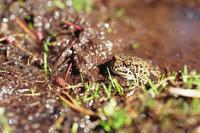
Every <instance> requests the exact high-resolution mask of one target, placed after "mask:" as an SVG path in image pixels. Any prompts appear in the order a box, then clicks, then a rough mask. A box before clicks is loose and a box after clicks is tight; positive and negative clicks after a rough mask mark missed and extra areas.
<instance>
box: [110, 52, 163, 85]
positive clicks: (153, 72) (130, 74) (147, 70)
mask: <svg viewBox="0 0 200 133" xmlns="http://www.w3.org/2000/svg"><path fill="white" fill-rule="evenodd" d="M110 69H111V72H112V73H114V74H116V75H118V76H120V77H122V78H124V79H126V80H128V81H133V82H134V83H135V84H140V85H145V84H147V82H148V80H149V79H150V78H151V77H152V76H155V77H156V78H158V76H159V75H160V69H159V68H158V67H157V66H153V64H152V63H151V61H147V60H144V59H141V58H139V57H135V56H128V55H124V54H120V55H115V56H114V57H113V60H112V63H111V66H110Z"/></svg>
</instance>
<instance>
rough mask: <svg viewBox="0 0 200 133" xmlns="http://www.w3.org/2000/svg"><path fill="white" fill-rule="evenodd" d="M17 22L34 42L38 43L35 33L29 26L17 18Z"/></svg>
mask: <svg viewBox="0 0 200 133" xmlns="http://www.w3.org/2000/svg"><path fill="white" fill-rule="evenodd" d="M15 22H16V23H17V24H18V25H19V27H20V28H21V29H22V30H23V31H24V32H26V33H27V34H28V35H29V36H30V37H31V38H32V39H33V40H34V41H37V40H38V39H37V36H36V35H35V33H34V32H33V31H31V30H30V29H29V28H28V27H27V25H26V24H25V23H24V22H23V21H22V20H21V19H20V18H18V17H16V19H15Z"/></svg>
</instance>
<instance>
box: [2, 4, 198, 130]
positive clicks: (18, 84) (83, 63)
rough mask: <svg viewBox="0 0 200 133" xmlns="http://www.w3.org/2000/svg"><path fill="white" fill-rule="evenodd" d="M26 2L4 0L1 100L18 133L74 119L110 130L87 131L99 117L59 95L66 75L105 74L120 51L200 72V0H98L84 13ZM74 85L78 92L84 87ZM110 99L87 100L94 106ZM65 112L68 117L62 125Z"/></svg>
mask: <svg viewBox="0 0 200 133" xmlns="http://www.w3.org/2000/svg"><path fill="white" fill-rule="evenodd" d="M19 3H20V2H18V1H15V0H0V5H1V6H0V22H1V24H0V106H1V107H3V108H5V110H6V112H5V116H6V117H7V118H8V123H9V125H10V126H11V127H12V128H13V129H14V131H15V132H16V133H23V132H27V133H28V132H30V133H31V132H33V133H46V132H49V133H54V132H70V129H71V127H72V123H73V122H74V121H75V122H78V123H79V124H80V125H81V124H82V125H84V126H82V127H81V126H80V129H79V130H78V132H89V131H90V132H103V131H102V130H101V128H100V127H97V128H95V130H92V131H91V130H89V131H87V130H86V129H87V128H89V129H90V127H88V125H89V124H91V123H90V122H91V121H92V120H91V119H94V120H96V119H97V118H96V117H91V119H90V120H89V119H88V117H89V116H88V115H83V114H82V113H77V111H74V110H73V109H72V108H65V109H64V108H63V106H62V103H61V102H60V101H59V98H58V95H59V94H60V92H61V91H62V87H63V86H65V85H66V82H67V84H73V85H76V84H78V83H79V82H81V81H80V73H81V74H83V76H84V78H85V80H87V81H88V82H93V81H102V80H103V81H104V80H105V81H106V79H107V78H106V77H105V73H104V72H102V71H103V70H102V69H101V67H100V66H102V65H103V67H105V66H106V65H107V64H106V63H107V62H109V61H110V60H111V59H112V57H113V55H115V54H119V53H123V54H128V55H131V56H138V57H141V58H144V59H148V60H151V61H152V62H153V64H155V65H158V66H159V67H160V69H161V70H162V72H163V73H166V72H171V71H180V70H182V69H183V66H184V65H187V66H188V68H189V69H190V70H192V69H195V70H197V71H198V72H200V67H199V66H200V61H199V59H200V54H199V51H200V39H199V34H200V8H199V7H200V6H199V5H200V3H199V2H196V1H190V2H188V1H181V2H180V1H179V0H177V1H176V0H175V1H167V0H166V1H156V0H142V1H140V0H126V1H116V0H113V1H107V0H95V1H94V9H93V10H92V12H90V13H80V14H78V13H76V12H74V10H73V9H72V8H71V7H70V6H69V7H68V9H64V10H61V9H59V8H55V7H53V8H50V9H49V8H48V4H49V0H44V1H40V0H34V1H31V0H27V1H25V4H23V5H20V4H19ZM7 9H9V10H7ZM31 23H32V24H33V25H32V26H30V25H31ZM26 25H29V26H27V27H28V28H27V27H25V26H26ZM24 34H26V35H24ZM5 37H6V38H5ZM51 42H53V43H51ZM45 44H46V45H48V48H49V49H48V50H46V53H47V52H48V57H47V58H48V65H49V66H48V67H49V68H48V70H47V71H48V72H49V75H48V76H47V75H46V74H45V72H44V69H43V64H45V61H44V60H43V59H44V58H45V57H43V54H44V53H45V52H44V51H45V50H44V51H43V47H45V46H44V45H45ZM44 49H45V48H44ZM68 69H69V70H71V71H69V72H66V71H68ZM103 69H104V68H103ZM61 77H62V79H61ZM63 79H64V80H65V82H64V81H63ZM68 93H70V95H71V96H72V97H73V98H77V97H78V95H79V96H82V95H83V90H82V89H81V88H78V89H77V90H68ZM32 94H34V96H33V95H32ZM120 100H121V101H123V98H121V99H120V98H119V100H118V101H120ZM91 104H92V103H91ZM104 104H105V103H104V102H97V101H96V103H95V104H93V105H92V106H90V104H86V103H82V105H83V106H84V107H86V108H90V109H92V110H93V111H97V108H96V107H99V106H100V105H104ZM62 114H66V115H65V116H64V117H60V116H62ZM58 118H60V119H63V120H62V126H63V128H61V129H59V130H57V128H55V125H54V124H55V123H56V122H57V121H58ZM88 123H89V124H88ZM147 126H148V125H147ZM0 129H2V126H0ZM91 129H92V128H91ZM152 130H153V129H152ZM131 131H133V130H131V128H130V132H131ZM134 131H135V130H134ZM0 132H1V130H0Z"/></svg>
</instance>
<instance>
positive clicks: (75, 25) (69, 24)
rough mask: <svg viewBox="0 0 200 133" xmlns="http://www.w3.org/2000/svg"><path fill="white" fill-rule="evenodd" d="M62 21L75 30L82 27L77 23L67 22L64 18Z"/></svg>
mask: <svg viewBox="0 0 200 133" xmlns="http://www.w3.org/2000/svg"><path fill="white" fill-rule="evenodd" d="M64 23H65V24H66V25H68V26H72V27H73V28H75V29H76V30H80V31H82V30H83V28H82V27H81V26H79V25H77V24H74V23H72V22H69V21H67V20H64Z"/></svg>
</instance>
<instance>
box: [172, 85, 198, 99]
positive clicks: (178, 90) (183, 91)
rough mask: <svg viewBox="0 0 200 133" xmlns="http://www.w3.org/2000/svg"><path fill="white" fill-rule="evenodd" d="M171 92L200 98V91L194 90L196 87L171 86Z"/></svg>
mask: <svg viewBox="0 0 200 133" xmlns="http://www.w3.org/2000/svg"><path fill="white" fill-rule="evenodd" d="M169 93H171V94H174V95H180V96H185V97H194V98H200V91H199V90H194V89H184V88H175V87H171V88H169Z"/></svg>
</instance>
